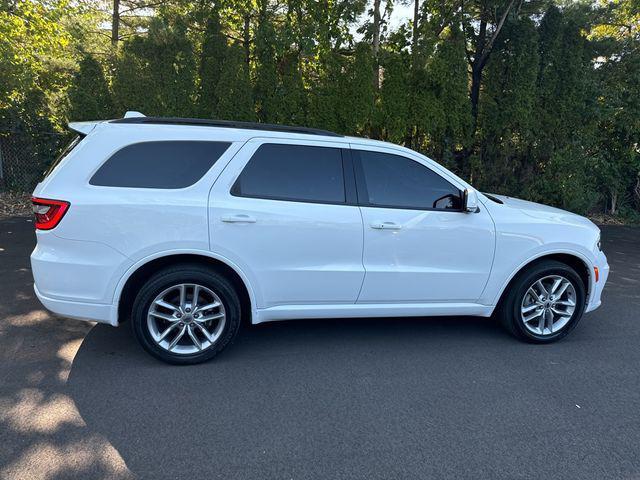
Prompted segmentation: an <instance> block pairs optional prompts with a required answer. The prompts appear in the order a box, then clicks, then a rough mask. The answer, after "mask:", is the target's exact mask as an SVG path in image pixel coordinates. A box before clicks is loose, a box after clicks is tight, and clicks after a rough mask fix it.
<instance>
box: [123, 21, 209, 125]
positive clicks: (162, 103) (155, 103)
mask: <svg viewBox="0 0 640 480" xmlns="http://www.w3.org/2000/svg"><path fill="white" fill-rule="evenodd" d="M195 87H196V62H195V56H194V47H193V44H192V42H191V40H190V39H189V37H188V36H187V30H186V26H185V25H184V24H183V23H182V22H181V21H175V22H174V23H169V22H167V21H165V20H163V19H160V18H157V19H154V21H153V22H152V23H151V25H150V27H149V32H148V35H147V36H145V37H142V36H136V37H134V38H132V39H131V40H129V41H126V42H124V45H123V47H122V52H121V54H120V56H119V58H118V61H117V62H116V69H115V75H114V79H113V91H114V98H115V99H116V105H117V107H118V109H119V110H120V111H126V110H139V111H141V112H145V113H146V114H147V115H166V116H193V115H194V110H195V106H194V98H195Z"/></svg>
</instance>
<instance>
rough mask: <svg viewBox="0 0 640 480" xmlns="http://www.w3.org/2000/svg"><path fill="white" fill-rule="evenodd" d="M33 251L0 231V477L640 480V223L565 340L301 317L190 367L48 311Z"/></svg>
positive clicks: (461, 325)
mask: <svg viewBox="0 0 640 480" xmlns="http://www.w3.org/2000/svg"><path fill="white" fill-rule="evenodd" d="M34 244H35V236H34V234H33V224H32V223H31V222H29V221H28V220H26V219H23V218H17V219H9V220H3V221H0V479H3V480H4V479H25V478H29V479H31V478H51V479H54V478H55V479H64V478H82V479H89V478H115V479H120V478H149V479H164V478H171V479H174V478H189V479H190V478H208V479H214V478H220V479H225V480H230V479H243V480H244V479H260V480H266V479H332V480H333V479H405V478H406V479H413V478H415V479H418V478H419V479H427V478H456V479H466V478H468V479H480V478H488V479H502V478H504V479H514V478H517V479H525V478H526V479H529V478H530V479H540V478H544V479H552V478H558V479H560V478H562V479H581V480H584V479H608V478H612V479H632V478H633V479H638V478H640V368H639V367H640V229H638V228H632V227H603V244H604V250H605V252H606V254H607V256H608V258H609V263H610V265H611V268H612V272H611V276H610V279H609V282H608V284H607V287H606V289H605V292H604V296H603V306H602V307H601V308H600V309H598V310H596V311H595V312H592V313H590V314H587V315H586V316H585V317H584V318H583V320H582V322H581V324H580V325H579V326H578V327H577V329H576V330H575V331H574V332H573V333H572V334H571V335H570V336H569V337H568V338H566V339H565V340H564V341H562V342H560V343H557V344H553V345H545V346H536V345H528V344H524V343H520V342H518V341H516V340H514V339H513V338H511V337H510V336H509V335H508V334H507V333H506V332H504V331H503V330H502V328H501V327H500V326H499V325H497V324H496V323H495V322H493V321H492V320H490V319H482V318H470V317H446V318H442V317H441V318H411V319H358V320H312V321H309V320H300V321H288V322H281V323H272V324H264V325H259V326H254V327H247V328H245V329H244V330H243V331H242V332H241V334H240V337H239V338H238V340H237V341H236V342H235V343H234V344H233V345H232V346H231V347H230V348H228V349H227V350H225V352H223V353H222V354H221V355H220V356H219V357H218V358H216V359H214V360H213V361H211V362H209V363H206V364H203V365H198V366H192V367H173V366H169V365H165V364H163V363H160V362H158V361H156V360H154V359H153V358H151V357H150V356H148V355H147V354H145V353H144V352H143V351H142V349H141V348H140V347H139V346H138V345H137V344H136V342H135V340H134V338H133V336H132V335H131V332H130V330H129V328H128V325H124V326H122V327H120V328H112V327H109V326H105V325H95V324H92V323H84V322H78V321H74V320H69V319H64V318H59V317H55V316H54V315H52V314H50V313H47V312H46V311H45V310H44V309H43V307H42V306H41V305H40V304H39V302H38V301H37V299H36V298H35V296H34V294H33V291H32V278H31V272H30V269H29V258H28V257H29V253H30V252H31V250H32V249H33V246H34Z"/></svg>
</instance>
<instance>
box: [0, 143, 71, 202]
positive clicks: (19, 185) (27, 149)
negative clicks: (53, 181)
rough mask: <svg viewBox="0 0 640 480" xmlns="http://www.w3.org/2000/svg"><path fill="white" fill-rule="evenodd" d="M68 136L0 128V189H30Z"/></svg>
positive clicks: (12, 190)
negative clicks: (0, 129)
mask: <svg viewBox="0 0 640 480" xmlns="http://www.w3.org/2000/svg"><path fill="white" fill-rule="evenodd" d="M70 139H71V136H70V135H69V134H64V133H58V132H38V133H24V132H13V131H0V191H10V192H24V193H30V192H31V191H32V190H33V189H34V187H35V186H36V184H37V183H38V182H39V181H40V180H41V179H42V176H43V175H44V172H45V171H46V170H47V168H48V167H49V165H51V163H52V162H53V161H54V159H55V158H56V156H57V155H58V153H59V152H60V151H62V149H63V148H64V146H65V145H66V143H67V142H69V140H70Z"/></svg>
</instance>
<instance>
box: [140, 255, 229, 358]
mask: <svg viewBox="0 0 640 480" xmlns="http://www.w3.org/2000/svg"><path fill="white" fill-rule="evenodd" d="M183 283H189V284H191V283H193V284H198V285H201V286H203V287H206V288H208V289H210V290H211V291H213V292H214V293H215V294H216V295H217V296H218V298H219V299H220V300H221V302H222V304H223V306H224V312H225V315H226V316H225V323H224V327H222V330H221V332H220V334H219V337H218V338H217V340H216V341H215V342H214V343H213V344H212V345H211V346H209V347H208V348H206V349H203V350H201V351H199V352H197V353H193V354H176V353H173V352H169V351H168V350H166V349H165V348H162V347H161V346H160V345H158V344H157V343H156V342H155V341H154V339H153V337H152V333H151V331H150V329H149V325H148V322H147V315H148V313H149V309H150V307H151V303H152V302H153V300H154V299H155V298H156V296H157V295H159V294H160V293H161V292H163V291H165V290H166V289H168V288H170V287H172V286H174V285H179V284H183ZM240 318H241V317H240V300H239V299H238V295H237V293H236V291H235V289H234V287H233V285H232V283H231V282H230V281H229V280H227V279H226V278H225V277H224V276H222V275H220V273H218V272H216V271H215V270H212V269H210V268H207V267H205V266H200V265H196V264H184V265H176V266H173V267H169V268H166V269H164V270H161V271H159V272H157V273H156V274H154V275H153V276H152V277H151V278H149V280H147V282H146V283H145V284H144V285H143V286H142V287H141V288H140V290H139V291H138V294H137V296H136V298H135V301H134V302H133V307H132V313H131V326H132V328H133V331H134V334H135V336H136V338H137V340H138V342H139V343H140V345H142V347H143V348H144V349H145V350H146V351H147V352H148V353H150V354H151V355H153V356H154V357H156V358H158V359H160V360H162V361H164V362H167V363H171V364H174V365H192V364H196V363H201V362H205V361H207V360H210V359H211V358H213V357H215V356H216V355H217V354H218V353H220V352H221V351H222V350H223V349H224V348H225V347H226V346H227V345H229V344H230V343H231V342H233V340H234V339H235V337H236V336H237V334H238V330H239V328H240Z"/></svg>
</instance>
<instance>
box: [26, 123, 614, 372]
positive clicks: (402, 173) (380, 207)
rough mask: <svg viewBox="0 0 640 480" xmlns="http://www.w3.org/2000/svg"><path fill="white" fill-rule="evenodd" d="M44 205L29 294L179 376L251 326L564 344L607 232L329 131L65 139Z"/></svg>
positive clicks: (133, 126) (587, 303) (85, 130)
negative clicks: (486, 330) (473, 331)
mask: <svg viewBox="0 0 640 480" xmlns="http://www.w3.org/2000/svg"><path fill="white" fill-rule="evenodd" d="M70 127H71V129H73V130H75V131H76V132H78V133H79V137H78V139H77V140H76V141H75V142H74V143H73V144H72V145H71V148H70V149H67V151H66V152H65V155H63V156H62V157H61V159H59V161H57V162H56V164H55V165H54V167H53V168H52V169H51V171H50V172H49V173H48V175H47V177H46V178H45V179H44V180H43V181H42V182H41V183H40V184H39V185H38V186H37V188H36V190H35V192H34V198H33V203H34V211H35V214H36V228H37V237H38V244H37V247H36V249H35V250H34V252H33V254H32V256H31V263H32V266H33V275H34V278H35V291H36V294H37V296H38V298H39V299H40V301H41V302H42V303H43V304H44V305H45V306H46V307H47V308H48V309H49V310H51V311H53V312H55V313H58V314H60V315H63V316H66V317H73V318H79V319H88V320H94V321H97V322H103V323H108V324H110V325H113V326H117V325H119V324H120V323H123V322H125V321H126V320H128V321H129V322H130V323H131V324H132V327H133V330H134V332H135V335H136V337H137V338H138V340H139V341H140V343H141V344H142V346H143V347H144V348H145V349H146V350H147V351H148V352H149V353H151V354H153V355H155V356H156V357H158V358H160V359H162V360H165V361H168V362H172V363H197V362H201V361H204V360H207V359H209V358H211V357H213V356H214V355H216V354H217V353H218V352H219V351H220V350H222V349H223V348H224V347H225V346H226V345H227V344H229V342H231V341H232V340H233V338H234V337H235V335H236V334H237V332H238V328H239V326H240V323H241V321H242V320H245V319H246V320H247V321H249V322H251V323H254V324H257V323H261V322H268V321H272V320H285V319H303V318H327V317H387V316H389V317H391V316H393V317H400V316H429V315H478V316H483V317H489V316H491V315H492V314H494V313H495V314H496V316H497V317H499V318H500V319H501V320H502V321H503V323H504V324H505V325H506V327H507V328H508V329H509V330H510V331H511V332H512V333H513V334H514V335H516V336H517V337H519V338H521V339H524V340H527V341H531V342H536V343H547V342H551V341H554V340H557V339H559V338H562V337H564V336H565V335H567V333H569V331H570V330H572V329H573V328H574V327H575V326H576V324H577V323H578V321H579V320H580V317H582V314H583V313H584V312H589V311H591V310H593V309H595V308H597V307H598V306H599V305H600V295H601V293H602V289H603V287H604V284H605V281H606V280H607V275H608V272H609V266H608V264H607V260H606V257H605V256H604V254H603V253H602V251H601V250H600V231H599V229H598V228H597V227H596V226H595V225H594V224H593V223H591V222H590V221H589V220H587V219H586V218H583V217H580V216H578V215H574V214H571V213H568V212H565V211H562V210H558V209H556V208H551V207H546V206H543V205H538V204H535V203H531V202H526V201H522V200H517V199H514V198H508V197H504V196H498V195H488V194H481V193H479V192H476V191H475V190H474V189H473V188H472V187H471V186H470V185H469V184H468V183H466V182H464V181H463V180H461V179H460V178H458V177H457V176H455V175H454V174H452V173H451V172H449V171H448V170H446V169H445V168H443V167H442V166H440V165H438V164H437V163H435V162H433V161H432V160H430V159H428V158H426V157H424V156H423V155H420V154H418V153H416V152H414V151H412V150H409V149H407V148H403V147H399V146H397V145H392V144H388V143H384V142H379V141H374V140H368V139H363V138H350V137H343V136H340V135H336V134H333V133H331V132H326V131H320V130H313V129H305V128H297V127H284V126H277V125H263V124H251V123H237V122H236V123H234V122H222V121H206V120H191V119H168V118H151V117H144V116H142V115H140V114H137V113H135V112H133V114H128V115H126V116H125V118H123V119H118V120H112V121H103V122H84V123H72V124H71V125H70Z"/></svg>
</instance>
